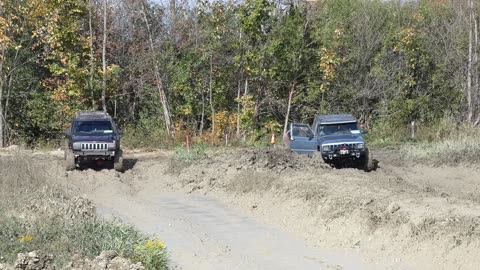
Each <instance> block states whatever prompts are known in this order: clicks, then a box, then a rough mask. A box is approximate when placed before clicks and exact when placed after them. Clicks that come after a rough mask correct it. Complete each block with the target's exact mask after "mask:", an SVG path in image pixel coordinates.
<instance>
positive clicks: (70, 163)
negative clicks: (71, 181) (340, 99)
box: [65, 148, 77, 171]
mask: <svg viewBox="0 0 480 270" xmlns="http://www.w3.org/2000/svg"><path fill="white" fill-rule="evenodd" d="M76 165H77V164H76V161H75V155H74V154H73V152H72V151H71V150H70V149H68V148H67V149H65V169H66V170H67V171H73V170H75V168H76Z"/></svg>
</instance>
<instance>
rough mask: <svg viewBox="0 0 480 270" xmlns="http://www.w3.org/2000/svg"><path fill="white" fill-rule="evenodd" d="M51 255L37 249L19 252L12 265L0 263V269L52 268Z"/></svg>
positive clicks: (41, 269)
mask: <svg viewBox="0 0 480 270" xmlns="http://www.w3.org/2000/svg"><path fill="white" fill-rule="evenodd" d="M52 262H53V255H47V254H43V253H41V252H38V251H32V252H28V253H19V254H18V255H17V260H16V261H15V264H14V266H13V267H11V266H8V265H2V264H0V270H13V269H24V270H54V269H55V266H54V265H53V263H52Z"/></svg>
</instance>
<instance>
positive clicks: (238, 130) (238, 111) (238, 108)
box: [237, 79, 242, 139]
mask: <svg viewBox="0 0 480 270" xmlns="http://www.w3.org/2000/svg"><path fill="white" fill-rule="evenodd" d="M237 88H238V89H237V139H238V138H239V137H240V95H241V91H242V80H241V79H240V80H239V81H238V87H237Z"/></svg>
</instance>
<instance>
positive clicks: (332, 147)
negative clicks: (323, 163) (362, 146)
mask: <svg viewBox="0 0 480 270" xmlns="http://www.w3.org/2000/svg"><path fill="white" fill-rule="evenodd" d="M325 146H328V150H329V151H335V150H336V149H338V148H340V147H344V146H346V147H348V148H349V149H358V143H339V144H329V145H325ZM325 146H324V147H325Z"/></svg>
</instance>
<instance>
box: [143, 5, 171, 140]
mask: <svg viewBox="0 0 480 270" xmlns="http://www.w3.org/2000/svg"><path fill="white" fill-rule="evenodd" d="M142 13H143V18H144V20H145V25H146V27H147V32H148V39H149V43H150V52H151V54H152V57H153V58H154V59H153V63H154V72H155V80H156V84H157V89H158V95H159V96H160V102H161V103H162V108H163V117H164V120H165V126H166V129H167V134H168V136H169V137H170V136H171V135H172V132H173V131H172V118H171V115H170V109H169V106H168V100H167V95H166V94H165V90H164V89H163V81H162V77H161V76H160V68H159V67H158V63H157V60H156V59H155V56H156V54H155V48H154V46H153V37H152V32H151V31H150V24H149V23H148V18H147V14H146V13H145V7H144V6H143V5H142Z"/></svg>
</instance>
